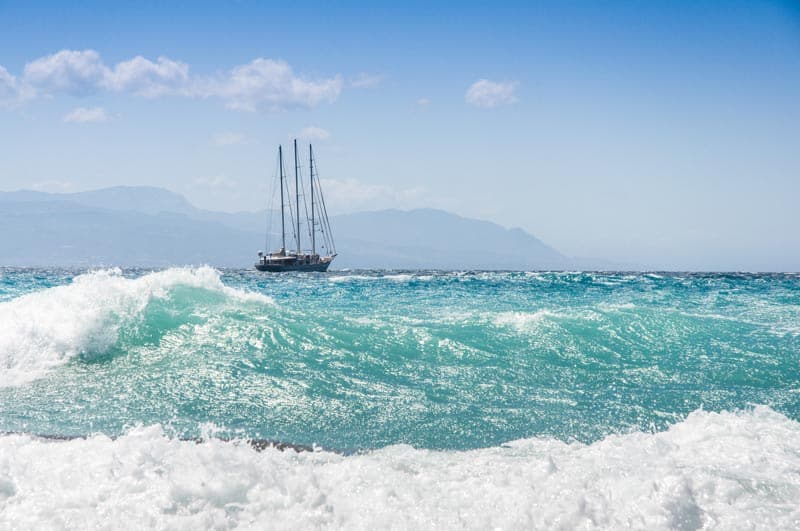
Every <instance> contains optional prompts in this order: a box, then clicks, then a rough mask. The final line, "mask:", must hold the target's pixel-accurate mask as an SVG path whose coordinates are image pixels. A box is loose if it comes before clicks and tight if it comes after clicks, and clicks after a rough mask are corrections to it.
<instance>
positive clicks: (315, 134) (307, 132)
mask: <svg viewBox="0 0 800 531" xmlns="http://www.w3.org/2000/svg"><path fill="white" fill-rule="evenodd" d="M330 137H331V134H330V133H329V132H328V131H326V130H325V129H323V128H321V127H315V126H313V125H310V126H308V127H304V128H303V129H302V130H301V131H300V132H299V133H298V134H297V138H302V139H304V140H328V139H329V138H330Z"/></svg>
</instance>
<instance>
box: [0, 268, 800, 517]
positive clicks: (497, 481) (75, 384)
mask: <svg viewBox="0 0 800 531" xmlns="http://www.w3.org/2000/svg"><path fill="white" fill-rule="evenodd" d="M798 362H800V276H798V275H789V274H773V275H768V274H632V273H630V274H629V273H590V272H559V273H546V272H542V273H538V272H527V273H526V272H469V271H465V272H437V271H422V272H420V271H417V272H381V271H358V272H334V273H329V274H296V275H271V274H259V273H256V272H251V271H244V270H242V271H239V270H227V271H222V272H219V271H216V270H214V269H211V268H208V267H201V268H173V269H167V270H162V271H145V270H118V269H110V270H98V271H90V272H80V271H71V270H42V269H0V432H3V433H6V435H2V436H0V527H3V526H4V525H9V524H11V523H22V527H25V526H26V525H25V522H28V526H29V527H36V524H37V522H38V523H40V524H47V525H50V526H53V527H91V526H95V525H98V523H99V522H102V521H103V518H104V517H114V516H120V515H122V516H124V515H127V516H128V518H129V520H128V521H130V522H131V523H133V522H139V523H144V524H145V525H151V526H155V527H179V528H196V527H218V528H227V527H236V526H241V525H244V526H248V525H254V522H258V521H260V520H259V519H261V518H266V517H267V516H266V515H269V518H271V520H270V521H272V522H274V524H275V526H276V527H291V526H292V524H293V523H294V524H303V523H304V524H305V526H312V527H356V528H368V527H375V526H378V527H391V526H396V527H401V528H408V527H420V526H422V527H430V526H432V525H437V526H443V527H475V528H487V527H564V528H574V527H600V528H616V527H622V526H625V527H635V528H654V527H655V528H683V529H696V528H700V527H724V528H728V527H734V528H742V527H744V528H747V527H763V526H764V525H765V524H769V525H767V527H794V526H798V525H800V510H799V509H798V507H800V503H798V500H800V424H798V420H800V370H798V367H799V366H800V364H799V363H798ZM37 434H38V435H59V436H80V437H81V438H78V439H74V440H70V441H65V442H56V441H53V440H50V439H44V438H40V437H37ZM196 437H202V438H204V439H208V441H207V442H205V443H203V444H195V443H193V442H187V441H185V440H181V439H186V438H196ZM215 437H218V438H224V439H241V440H245V439H269V440H275V441H283V442H287V443H293V444H299V445H309V446H312V445H313V446H316V447H318V448H321V449H320V450H318V451H314V452H301V453H295V452H280V451H278V450H274V449H268V450H265V451H264V452H260V453H259V452H255V451H254V450H253V449H252V448H250V447H249V446H247V445H246V444H237V443H235V442H234V443H225V442H222V441H221V440H217V439H215ZM68 484H70V485H68ZM477 491H480V494H478V493H477ZM26 515H28V516H26ZM134 515H135V518H134ZM26 518H31V520H26Z"/></svg>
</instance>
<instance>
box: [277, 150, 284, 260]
mask: <svg viewBox="0 0 800 531" xmlns="http://www.w3.org/2000/svg"><path fill="white" fill-rule="evenodd" d="M278 161H279V166H280V170H279V172H280V174H281V252H283V253H285V252H286V223H285V221H284V220H283V217H284V216H283V210H284V206H283V148H282V147H281V146H280V145H279V146H278Z"/></svg>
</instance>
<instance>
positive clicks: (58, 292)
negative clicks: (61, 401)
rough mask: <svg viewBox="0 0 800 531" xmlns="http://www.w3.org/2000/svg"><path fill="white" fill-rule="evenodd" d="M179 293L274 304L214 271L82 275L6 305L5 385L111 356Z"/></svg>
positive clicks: (1, 347) (1, 335) (0, 359)
mask: <svg viewBox="0 0 800 531" xmlns="http://www.w3.org/2000/svg"><path fill="white" fill-rule="evenodd" d="M179 287H188V288H197V289H201V290H205V291H210V292H215V293H220V294H222V295H223V296H224V297H228V298H233V299H237V300H241V301H255V302H264V303H268V302H271V299H270V298H268V297H266V296H264V295H261V294H258V293H250V292H245V291H241V290H237V289H234V288H230V287H228V286H225V285H224V284H223V283H222V280H221V279H220V274H219V272H218V271H216V270H214V269H212V268H210V267H199V268H172V269H167V270H164V271H158V272H154V273H148V274H146V275H143V276H141V277H138V278H133V279H131V278H126V277H124V276H123V275H122V272H121V271H120V270H119V269H107V270H99V271H93V272H90V273H86V274H83V275H79V276H77V277H75V278H74V279H73V281H72V283H70V284H67V285H64V286H58V287H53V288H48V289H44V290H42V291H37V292H35V293H30V294H27V295H23V296H21V297H19V298H17V299H13V300H11V301H8V302H3V303H0V368H2V369H3V370H2V372H0V385H19V384H22V383H26V382H29V381H31V380H34V379H36V378H38V377H40V376H41V375H42V374H44V373H45V372H46V371H47V370H49V369H51V368H53V367H56V366H59V365H63V364H64V363H66V362H67V361H69V360H70V359H71V358H74V357H75V356H78V355H92V354H102V353H105V352H107V351H108V350H109V349H110V348H111V347H113V346H114V345H115V344H116V343H117V341H118V338H119V332H120V328H121V326H123V325H124V324H125V323H130V322H131V321H134V320H135V319H137V318H140V317H141V315H142V314H143V312H144V311H145V309H146V308H147V306H148V304H149V303H150V302H151V301H152V300H155V299H165V298H168V297H169V296H170V295H171V294H172V293H174V292H175V290H176V289H177V288H179Z"/></svg>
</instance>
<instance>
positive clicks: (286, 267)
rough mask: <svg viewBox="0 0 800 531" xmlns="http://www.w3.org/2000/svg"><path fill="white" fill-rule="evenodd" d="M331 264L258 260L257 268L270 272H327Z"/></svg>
mask: <svg viewBox="0 0 800 531" xmlns="http://www.w3.org/2000/svg"><path fill="white" fill-rule="evenodd" d="M330 265H331V263H330V262H320V263H317V264H274V263H273V264H270V263H266V264H265V263H263V262H257V263H256V264H255V266H256V269H258V270H259V271H266V272H269V273H283V272H286V271H319V272H325V271H327V270H328V267H329V266H330Z"/></svg>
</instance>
